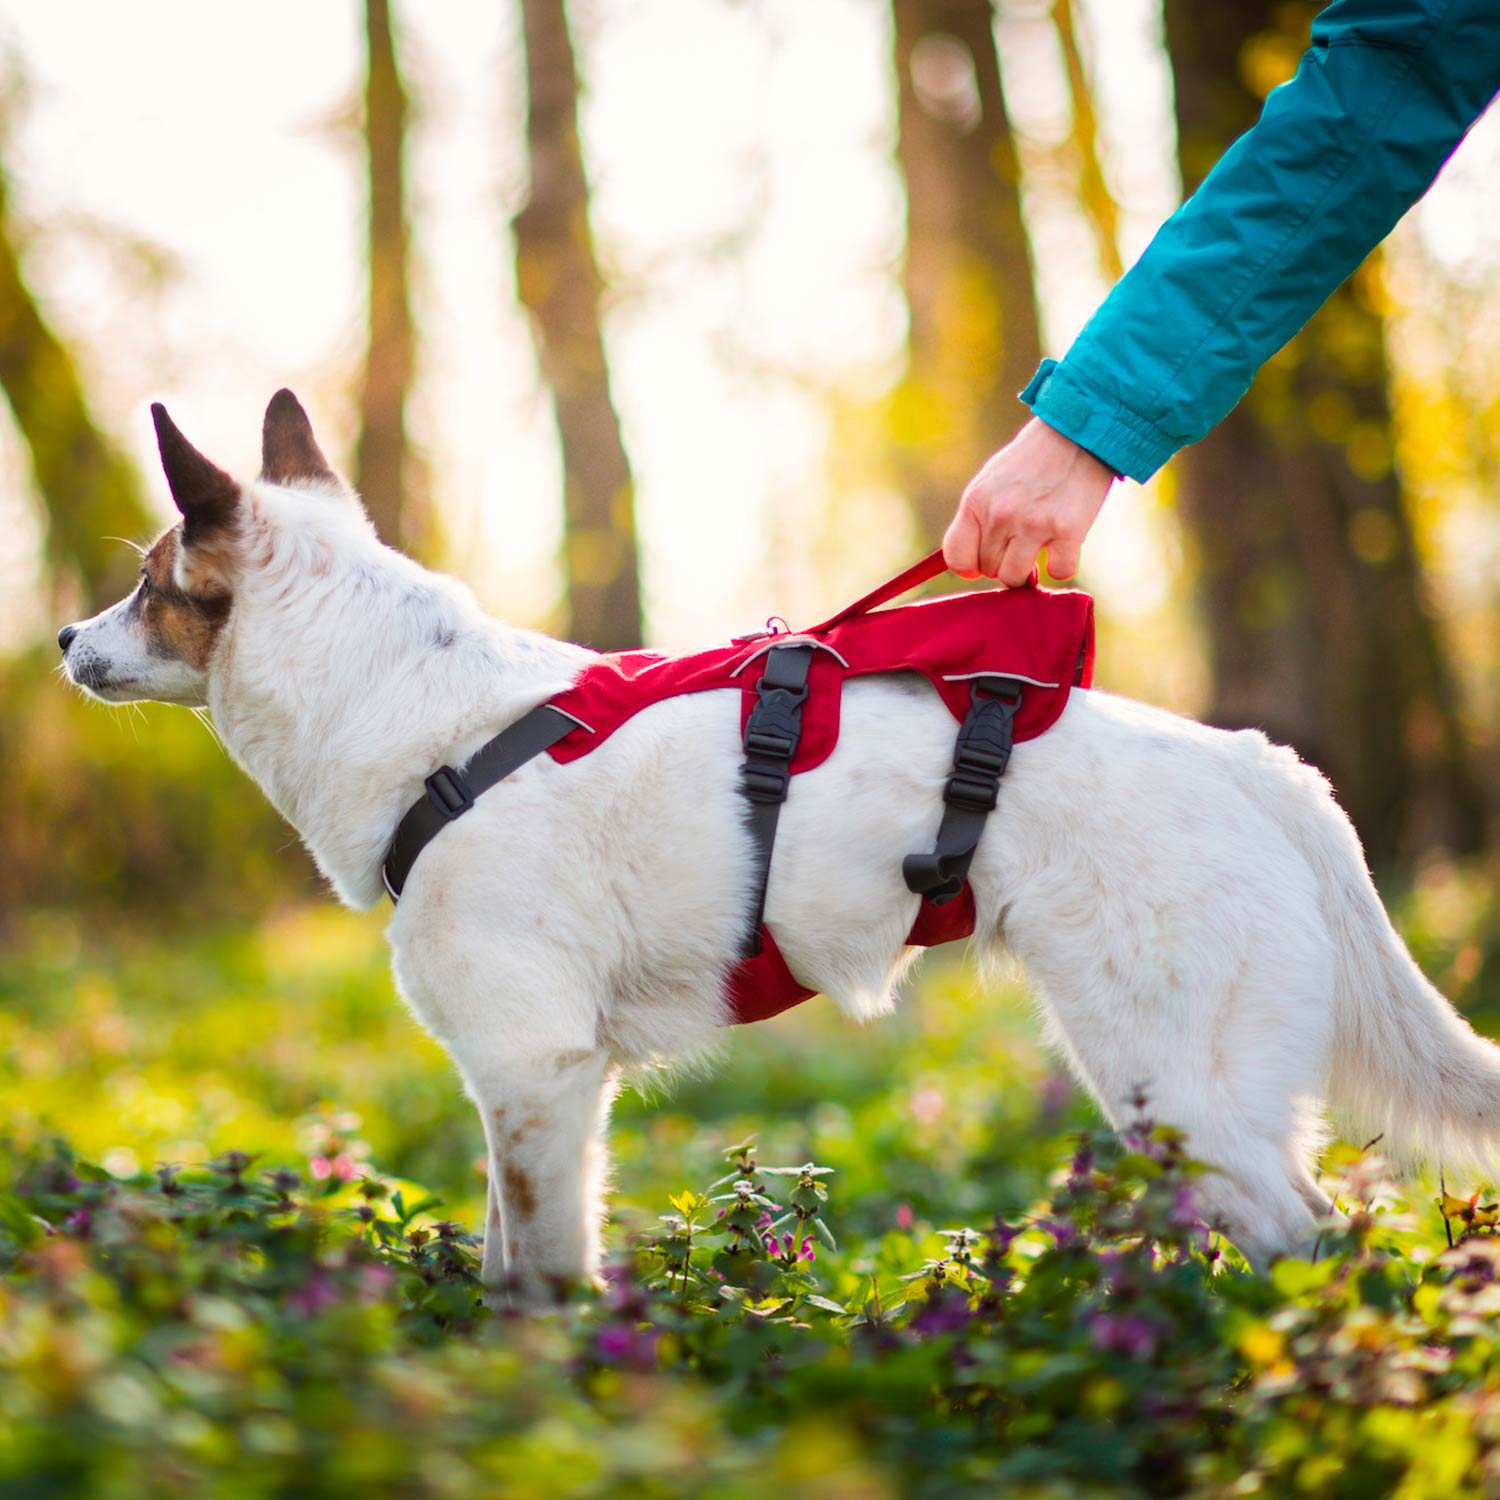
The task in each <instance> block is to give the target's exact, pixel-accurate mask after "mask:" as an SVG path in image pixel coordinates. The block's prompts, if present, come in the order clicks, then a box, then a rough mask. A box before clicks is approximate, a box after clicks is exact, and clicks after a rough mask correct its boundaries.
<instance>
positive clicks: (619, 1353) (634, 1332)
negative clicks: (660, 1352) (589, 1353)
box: [594, 1323, 661, 1370]
mask: <svg viewBox="0 0 1500 1500" xmlns="http://www.w3.org/2000/svg"><path fill="white" fill-rule="evenodd" d="M660 1340H661V1335H660V1334H659V1333H657V1331H656V1329H654V1328H632V1327H626V1326H625V1325H624V1324H620V1323H612V1324H610V1325H609V1326H608V1327H605V1328H601V1329H600V1330H599V1332H598V1333H597V1334H596V1335H595V1337H594V1354H595V1356H596V1358H597V1359H598V1360H599V1362H600V1363H601V1364H605V1365H623V1366H625V1367H626V1368H627V1369H632V1370H654V1369H655V1368H656V1365H657V1345H658V1344H659V1343H660Z"/></svg>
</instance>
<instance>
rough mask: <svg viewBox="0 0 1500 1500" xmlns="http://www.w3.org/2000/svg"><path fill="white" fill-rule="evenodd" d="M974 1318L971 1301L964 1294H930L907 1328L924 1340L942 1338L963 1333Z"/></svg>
mask: <svg viewBox="0 0 1500 1500" xmlns="http://www.w3.org/2000/svg"><path fill="white" fill-rule="evenodd" d="M972 1317H973V1314H972V1313H971V1312H970V1311H969V1299H968V1298H967V1297H965V1296H964V1295H963V1293H962V1292H930V1293H929V1294H928V1296H927V1300H926V1301H925V1302H924V1303H923V1304H922V1306H921V1308H920V1309H919V1310H918V1312H917V1315H916V1316H915V1317H914V1318H913V1319H912V1320H911V1322H910V1323H909V1324H908V1325H907V1326H908V1328H910V1329H911V1331H912V1332H913V1333H916V1334H919V1335H921V1336H922V1337H923V1338H940V1337H942V1336H943V1335H944V1334H948V1333H961V1332H962V1331H963V1330H964V1329H965V1328H966V1327H968V1325H969V1321H970V1319H971V1318H972Z"/></svg>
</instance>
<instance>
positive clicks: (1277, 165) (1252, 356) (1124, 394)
mask: <svg viewBox="0 0 1500 1500" xmlns="http://www.w3.org/2000/svg"><path fill="white" fill-rule="evenodd" d="M1497 88H1500V0H1334V3H1333V4H1332V5H1329V6H1328V7H1327V9H1325V10H1324V11H1323V12H1321V14H1320V15H1319V16H1318V18H1317V20H1316V21H1315V22H1314V23H1313V31H1312V45H1311V47H1310V48H1309V49H1308V51H1307V52H1306V54H1305V55H1304V56H1303V58H1302V62H1301V66H1300V67H1299V68H1298V70H1297V74H1296V76H1295V77H1294V78H1293V79H1292V80H1291V81H1290V82H1288V83H1285V84H1283V85H1282V86H1281V87H1280V88H1278V89H1275V90H1273V91H1272V93H1271V95H1270V96H1269V98H1268V99H1267V100H1266V105H1265V109H1264V111H1263V112H1262V114H1261V117H1260V120H1259V121H1258V123H1257V124H1256V125H1255V126H1254V128H1253V129H1251V130H1248V131H1246V133H1245V134H1244V135H1243V136H1241V137H1240V138H1239V140H1237V141H1236V142H1235V143H1234V145H1232V146H1231V147H1230V148H1229V150H1228V151H1226V152H1225V153H1224V155H1223V157H1222V158H1221V159H1220V161H1219V163H1218V165H1217V166H1215V168H1214V169H1213V171H1212V172H1211V173H1210V174H1209V175H1208V177H1207V178H1205V179H1204V181H1203V184H1202V186H1201V187H1200V188H1199V189H1198V191H1197V192H1196V193H1194V194H1193V195H1192V197H1191V198H1189V199H1188V200H1187V202H1186V203H1184V204H1183V205H1182V207H1181V208H1180V209H1178V211H1177V212H1176V213H1175V214H1174V215H1173V216H1172V217H1171V218H1170V219H1168V220H1167V222H1166V223H1165V224H1164V225H1163V226H1162V228H1161V229H1160V231H1158V233H1157V235H1156V237H1155V238H1154V239H1153V240H1152V241H1151V244H1150V245H1149V246H1148V247H1147V249H1146V251H1145V253H1144V254H1143V255H1142V256H1141V258H1140V260H1139V261H1137V262H1136V264H1135V265H1134V266H1133V267H1131V269H1130V271H1129V272H1128V273H1127V274H1126V275H1125V276H1124V277H1123V278H1122V279H1121V280H1120V282H1119V284H1118V285H1117V286H1116V287H1115V289H1114V290H1113V291H1112V292H1111V293H1110V295H1109V296H1108V297H1107V298H1106V299H1105V301H1104V302H1103V304H1102V305H1101V306H1100V308H1099V310H1098V311H1097V312H1096V313H1095V314H1094V316H1093V318H1092V319H1091V320H1090V321H1089V323H1088V326H1087V327H1085V328H1084V330H1083V332H1082V333H1081V334H1079V336H1078V338H1077V339H1076V340H1075V342H1074V343H1073V346H1072V347H1071V348H1070V349H1069V350H1068V353H1067V356H1066V358H1064V359H1063V360H1062V361H1061V362H1060V363H1058V362H1055V361H1052V360H1047V361H1045V362H1044V363H1043V364H1042V367H1041V368H1040V369H1039V370H1038V371H1037V373H1036V375H1035V377H1034V378H1033V379H1032V381H1031V383H1030V384H1029V385H1028V386H1027V387H1026V389H1025V390H1024V391H1023V392H1022V393H1021V399H1022V400H1023V401H1025V402H1026V403H1027V404H1028V405H1029V406H1030V407H1031V408H1032V409H1033V411H1034V412H1035V414H1036V415H1037V416H1038V417H1040V418H1041V419H1042V420H1043V421H1044V422H1046V423H1047V425H1048V426H1050V427H1053V428H1055V429H1056V430H1057V431H1059V432H1061V433H1063V434H1064V435H1065V436H1067V437H1070V438H1072V439H1073V441H1074V442H1076V443H1078V444H1079V445H1080V446H1081V447H1084V448H1087V449H1088V450H1089V452H1091V453H1093V454H1094V455H1096V456H1097V457H1098V458H1100V459H1102V460H1103V461H1104V462H1105V463H1106V464H1108V465H1110V467H1111V468H1113V469H1114V470H1115V471H1116V473H1119V474H1125V475H1129V476H1130V477H1131V478H1132V479H1139V480H1145V479H1148V478H1150V476H1151V475H1152V474H1153V473H1155V472H1156V470H1157V469H1159V468H1160V467H1161V466H1162V465H1163V464H1164V463H1165V462H1166V461H1167V460H1168V459H1169V458H1170V457H1171V456H1172V455H1173V454H1174V453H1175V452H1176V451H1177V450H1178V449H1179V448H1181V447H1183V446H1184V445H1185V444H1187V443H1192V442H1196V441H1197V440H1198V439H1199V438H1201V437H1202V436H1203V435H1204V434H1205V433H1206V432H1207V431H1208V430H1209V429H1210V428H1211V427H1213V426H1214V425H1215V423H1217V422H1219V421H1220V420H1221V419H1222V418H1223V417H1224V416H1225V415H1227V413H1228V412H1229V411H1230V410H1231V408H1232V407H1233V406H1234V405H1235V403H1236V402H1238V401H1239V399H1240V397H1241V396H1243V395H1244V394H1245V391H1246V389H1247V388H1248V387H1249V385H1250V382H1251V380H1252V379H1254V377H1255V372H1256V371H1257V370H1258V369H1259V368H1260V367H1261V365H1262V364H1263V363H1264V362H1265V361H1266V360H1267V359H1269V358H1270V356H1271V355H1272V354H1274V353H1275V352H1276V351H1277V350H1278V349H1279V348H1281V346H1282V345H1283V344H1285V343H1286V342H1287V340H1288V339H1290V338H1291V337H1292V335H1293V334H1295V333H1296V332H1297V330H1298V329H1299V328H1301V327H1302V325H1303V324H1304V323H1305V322H1306V321H1307V319H1308V318H1310V317H1311V316H1312V314H1313V313H1314V312H1316V311H1317V309H1318V308H1319V307H1320V306H1321V305H1322V303H1323V302H1324V300H1325V299H1326V298H1327V297H1328V295H1329V293H1331V292H1332V291H1333V290H1334V288H1335V287H1336V286H1338V284H1339V283H1340V282H1341V281H1343V280H1344V278H1345V277H1347V276H1348V275H1349V274H1350V273H1351V272H1352V271H1353V270H1354V269H1355V268H1356V267H1357V266H1358V265H1359V263H1360V262H1361V261H1362V260H1363V259H1364V258H1365V256H1366V255H1367V254H1368V253H1369V252H1370V251H1371V250H1372V249H1373V248H1374V247H1375V246H1376V245H1377V244H1379V242H1380V241H1381V240H1382V239H1384V238H1385V236H1386V235H1387V234H1388V233H1389V232H1390V230H1391V229H1392V227H1393V226H1394V225H1395V223H1396V221H1397V219H1399V218H1400V217H1401V215H1402V214H1403V213H1404V212H1405V211H1406V210H1407V208H1409V207H1410V206H1411V205H1412V204H1413V203H1415V202H1416V200H1417V199H1418V198H1420V197H1421V196H1422V194H1423V193H1425V192H1426V191H1427V189H1428V187H1429V186H1430V185H1431V183H1432V180H1433V178H1434V177H1436V176H1437V174H1438V171H1439V169H1440V168H1441V167H1442V164H1443V163H1444V162H1445V161H1446V160H1447V159H1448V157H1449V156H1450V155H1451V154H1452V152H1453V149H1454V147H1455V146H1457V144H1458V142H1459V141H1460V140H1461V139H1462V138H1463V135H1464V133H1465V131H1467V130H1468V128H1469V126H1470V125H1472V124H1473V122H1474V121H1475V120H1476V119H1477V118H1478V117H1479V116H1480V115H1481V114H1482V113H1483V112H1484V109H1485V106H1486V105H1487V104H1488V103H1489V101H1490V100H1491V98H1493V97H1494V95H1495V92H1496V90H1497Z"/></svg>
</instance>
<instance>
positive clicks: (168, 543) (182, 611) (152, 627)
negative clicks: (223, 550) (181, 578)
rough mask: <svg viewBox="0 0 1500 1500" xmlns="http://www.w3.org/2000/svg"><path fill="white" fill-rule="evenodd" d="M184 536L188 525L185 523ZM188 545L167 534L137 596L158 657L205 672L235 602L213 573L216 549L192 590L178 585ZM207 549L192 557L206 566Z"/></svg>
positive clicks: (150, 559) (196, 549)
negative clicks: (204, 554)
mask: <svg viewBox="0 0 1500 1500" xmlns="http://www.w3.org/2000/svg"><path fill="white" fill-rule="evenodd" d="M183 529H184V534H185V532H186V522H184V528H183ZM182 547H183V543H182V542H180V541H179V540H178V533H177V530H176V529H175V528H174V529H173V530H171V531H168V532H166V533H165V534H164V535H163V536H162V537H161V538H160V539H159V540H158V541H157V543H156V545H155V546H154V547H152V549H151V550H150V551H149V552H148V553H147V554H146V563H145V567H144V568H143V569H142V572H143V573H144V575H145V577H144V582H143V584H142V587H141V591H140V592H139V593H138V594H137V595H136V608H137V609H138V610H139V611H140V616H141V622H142V624H143V625H144V627H145V631H146V640H147V643H148V645H149V648H150V650H151V651H152V653H153V654H154V655H157V656H167V657H173V658H175V659H176V660H178V661H185V662H187V663H188V665H189V666H191V667H194V668H196V669H197V670H198V671H200V672H201V671H203V670H204V668H206V667H207V665H208V659H209V657H210V656H212V655H213V649H214V643H215V641H217V640H218V638H219V632H220V631H221V630H222V629H223V628H224V624H225V622H226V621H227V620H228V619H229V610H230V607H231V605H232V604H233V603H234V596H233V594H231V592H230V591H229V589H228V587H227V586H224V585H223V583H222V582H221V575H220V574H219V572H218V570H217V568H214V567H212V557H213V554H214V553H216V552H217V551H218V547H217V545H216V544H214V543H210V544H209V545H208V547H207V549H206V550H207V552H208V554H209V556H208V557H207V558H204V559H201V560H202V561H203V562H204V564H205V569H206V571H205V572H204V574H203V577H202V578H201V579H200V578H198V577H196V576H195V577H194V578H193V579H192V581H191V585H190V590H189V589H183V588H182V587H181V586H180V585H179V584H178V581H177V578H178V568H177V561H178V556H179V553H180V552H181V551H182ZM204 551H205V548H202V547H197V546H194V547H192V548H191V549H190V550H189V551H188V552H187V553H186V554H184V557H185V559H186V558H187V557H191V558H192V559H194V560H195V561H198V560H200V553H202V552H204Z"/></svg>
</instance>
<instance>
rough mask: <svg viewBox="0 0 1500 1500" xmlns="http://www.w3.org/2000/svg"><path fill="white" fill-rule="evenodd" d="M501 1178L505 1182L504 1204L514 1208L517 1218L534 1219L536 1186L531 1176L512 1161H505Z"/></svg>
mask: <svg viewBox="0 0 1500 1500" xmlns="http://www.w3.org/2000/svg"><path fill="white" fill-rule="evenodd" d="M501 1180H502V1181H503V1182H504V1184H505V1202H506V1206H507V1207H509V1208H513V1209H515V1211H516V1217H517V1218H518V1219H534V1218H535V1217H536V1187H535V1185H534V1184H533V1183H532V1180H531V1178H530V1177H528V1176H527V1175H526V1173H525V1172H523V1171H522V1170H521V1169H520V1167H518V1166H516V1165H515V1164H514V1163H513V1162H507V1163H506V1164H505V1169H504V1171H503V1172H502V1173H501Z"/></svg>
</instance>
